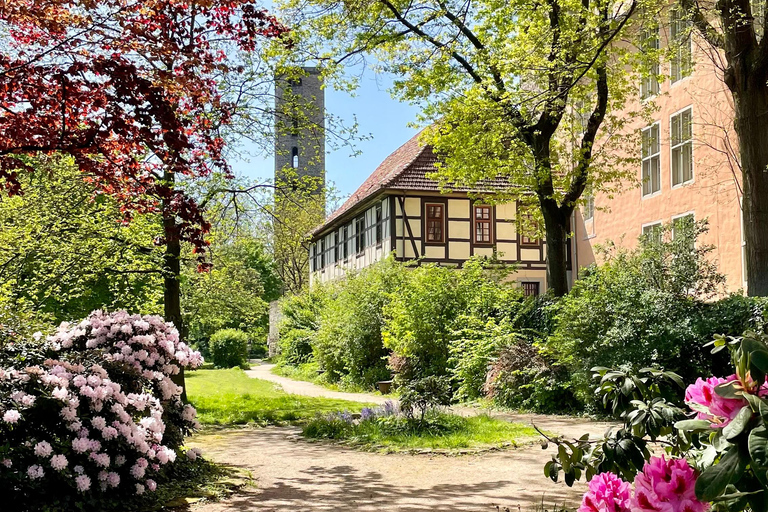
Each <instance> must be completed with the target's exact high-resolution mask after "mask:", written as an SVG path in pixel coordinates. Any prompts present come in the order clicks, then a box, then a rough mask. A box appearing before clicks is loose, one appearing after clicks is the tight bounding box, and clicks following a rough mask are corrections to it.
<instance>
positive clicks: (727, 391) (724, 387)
mask: <svg viewBox="0 0 768 512" xmlns="http://www.w3.org/2000/svg"><path fill="white" fill-rule="evenodd" d="M736 384H738V381H735V380H732V381H730V382H723V383H722V384H718V385H717V386H715V393H717V394H718V395H719V396H721V397H723V398H733V399H740V398H741V394H742V391H741V389H737V388H736Z"/></svg>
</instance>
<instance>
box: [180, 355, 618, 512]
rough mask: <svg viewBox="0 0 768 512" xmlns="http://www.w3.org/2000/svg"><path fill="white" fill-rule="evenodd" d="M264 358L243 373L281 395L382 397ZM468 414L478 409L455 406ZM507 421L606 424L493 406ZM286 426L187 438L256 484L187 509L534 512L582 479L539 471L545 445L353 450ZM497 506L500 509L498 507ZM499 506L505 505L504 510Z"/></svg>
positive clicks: (567, 500) (561, 500)
mask: <svg viewBox="0 0 768 512" xmlns="http://www.w3.org/2000/svg"><path fill="white" fill-rule="evenodd" d="M271 369H272V365H267V364H264V365H261V366H254V367H253V369H252V370H250V371H248V372H246V373H247V374H248V375H249V376H251V377H254V378H259V379H264V380H268V381H271V382H274V383H276V384H279V385H280V386H282V387H283V389H284V390H285V391H286V392H288V393H294V394H299V395H307V396H319V397H328V398H339V399H344V400H352V401H359V402H374V403H382V402H384V401H385V400H387V398H386V397H383V396H381V395H370V394H365V393H342V392H336V391H331V390H328V389H326V388H323V387H321V386H317V385H315V384H312V383H309V382H301V381H294V380H291V379H288V378H285V377H280V376H277V375H273V374H272V373H271ZM454 412H456V413H458V414H464V415H471V414H478V413H481V412H488V411H483V410H480V409H476V408H470V407H457V408H454ZM492 414H493V415H494V416H496V417H500V418H502V419H506V420H509V421H519V422H523V423H534V424H536V425H537V426H538V427H540V428H542V429H544V430H547V431H550V432H556V433H559V434H562V435H566V436H569V437H578V436H581V435H582V434H584V433H585V432H590V433H591V434H595V435H600V434H602V433H603V432H604V431H605V429H606V428H608V427H609V426H610V425H609V424H607V423H595V422H590V421H588V420H584V419H579V418H568V417H559V416H545V415H537V414H507V413H492ZM299 431H300V430H299V429H297V428H294V427H269V428H260V429H239V430H224V431H219V432H215V433H207V434H200V435H197V436H195V437H193V438H192V440H191V442H190V444H191V445H192V446H199V447H200V448H202V449H203V450H204V452H205V454H206V456H208V457H210V458H212V459H213V460H216V461H218V462H222V463H226V464H231V465H233V466H235V467H239V468H241V469H244V470H246V471H248V472H250V474H251V475H253V478H254V480H255V481H256V488H249V489H246V490H245V491H244V492H241V493H239V494H237V495H236V496H234V497H233V498H232V499H230V500H227V501H224V502H221V503H211V504H206V505H202V506H198V507H196V508H195V511H196V512H224V511H227V512H233V511H241V512H267V511H269V512H272V511H275V512H276V511H281V512H282V511H301V512H304V511H308V512H315V511H317V512H320V511H333V512H345V511H355V512H378V511H385V512H389V511H401V512H428V511H430V512H431V511H435V512H440V511H447V512H454V511H489V512H495V511H497V510H499V511H502V512H503V511H505V510H506V509H507V508H508V509H509V510H510V511H512V512H517V511H520V512H533V511H534V510H540V508H537V507H540V506H541V505H542V504H543V505H544V506H545V507H547V508H549V509H550V510H551V509H552V508H554V507H560V506H562V505H564V504H565V505H567V506H568V507H569V508H571V509H574V510H575V508H577V507H578V502H579V496H580V495H581V493H582V492H583V489H584V484H583V483H581V484H577V485H575V486H574V487H573V488H568V487H566V486H565V485H564V484H562V483H558V484H554V483H552V482H551V481H550V480H548V479H546V478H545V477H544V473H543V466H544V463H545V462H546V461H547V460H548V459H549V457H550V453H551V452H552V448H551V447H550V449H549V450H547V451H543V450H542V449H541V448H540V447H539V446H538V445H529V446H525V447H522V448H518V449H512V450H506V451H498V452H486V453H481V454H477V455H465V456H460V457H451V456H444V455H426V454H420V455H406V454H381V453H370V452H362V451H358V450H353V449H349V448H345V447H342V446H339V445H332V444H328V443H309V442H307V441H304V440H301V439H300V438H299V437H298V433H299ZM497 507H499V508H498V509H497ZM505 507H506V508H505Z"/></svg>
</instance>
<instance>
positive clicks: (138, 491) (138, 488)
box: [136, 484, 144, 495]
mask: <svg viewBox="0 0 768 512" xmlns="http://www.w3.org/2000/svg"><path fill="white" fill-rule="evenodd" d="M136 494H139V495H141V494H144V486H143V485H141V484H136Z"/></svg>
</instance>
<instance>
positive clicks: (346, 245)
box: [341, 224, 351, 261]
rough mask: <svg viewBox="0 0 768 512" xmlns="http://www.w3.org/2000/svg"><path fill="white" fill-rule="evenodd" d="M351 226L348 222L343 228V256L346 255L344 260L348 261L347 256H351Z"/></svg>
mask: <svg viewBox="0 0 768 512" xmlns="http://www.w3.org/2000/svg"><path fill="white" fill-rule="evenodd" d="M350 227H351V225H350V224H346V225H345V226H344V227H343V228H341V229H342V231H343V233H344V234H343V235H342V244H343V248H342V253H341V254H342V256H344V261H347V258H349V228H350Z"/></svg>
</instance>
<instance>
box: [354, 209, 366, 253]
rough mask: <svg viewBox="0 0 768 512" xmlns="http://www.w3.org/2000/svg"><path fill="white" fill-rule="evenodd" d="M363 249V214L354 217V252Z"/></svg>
mask: <svg viewBox="0 0 768 512" xmlns="http://www.w3.org/2000/svg"><path fill="white" fill-rule="evenodd" d="M363 249H365V216H360V217H358V218H357V219H355V252H357V253H360V252H363Z"/></svg>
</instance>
